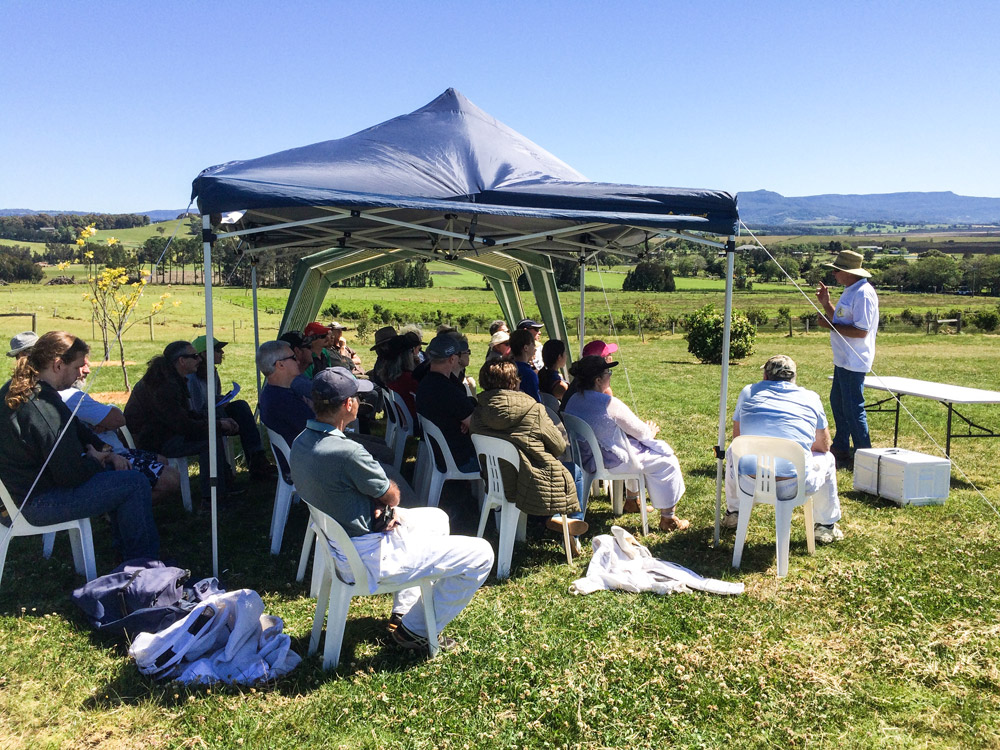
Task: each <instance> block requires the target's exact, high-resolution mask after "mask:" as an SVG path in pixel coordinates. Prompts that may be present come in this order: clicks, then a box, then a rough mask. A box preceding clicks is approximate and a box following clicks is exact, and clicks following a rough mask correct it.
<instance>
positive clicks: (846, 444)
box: [830, 367, 872, 454]
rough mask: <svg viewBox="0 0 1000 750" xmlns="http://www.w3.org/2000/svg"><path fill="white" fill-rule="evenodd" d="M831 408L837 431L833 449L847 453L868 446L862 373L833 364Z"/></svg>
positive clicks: (870, 442)
mask: <svg viewBox="0 0 1000 750" xmlns="http://www.w3.org/2000/svg"><path fill="white" fill-rule="evenodd" d="M830 410H831V411H832V412H833V422H834V424H835V425H836V428H837V432H836V434H835V435H834V436H833V445H832V446H831V448H830V450H831V452H833V453H839V454H847V453H850V452H851V442H853V443H854V449H855V450H857V449H858V448H871V447H872V441H871V437H870V436H869V434H868V417H867V416H866V415H865V373H863V372H854V371H853V370H845V369H844V368H843V367H834V368H833V385H832V386H831V387H830Z"/></svg>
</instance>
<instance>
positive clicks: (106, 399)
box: [90, 391, 131, 404]
mask: <svg viewBox="0 0 1000 750" xmlns="http://www.w3.org/2000/svg"><path fill="white" fill-rule="evenodd" d="M130 394H131V391H102V392H101V393H91V394H90V397H91V398H92V399H94V400H95V401H100V402H101V403H102V404H124V403H125V402H126V401H128V397H129V395H130Z"/></svg>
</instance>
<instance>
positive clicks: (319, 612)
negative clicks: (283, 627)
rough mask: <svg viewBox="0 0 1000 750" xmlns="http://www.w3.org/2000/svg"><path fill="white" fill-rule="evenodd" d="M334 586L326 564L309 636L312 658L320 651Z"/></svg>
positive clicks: (317, 594) (317, 593)
mask: <svg viewBox="0 0 1000 750" xmlns="http://www.w3.org/2000/svg"><path fill="white" fill-rule="evenodd" d="M332 585H333V581H332V580H331V578H330V571H329V570H327V568H326V565H325V564H324V566H323V573H322V577H321V580H320V586H319V591H317V592H316V614H315V615H313V626H312V632H311V633H310V634H309V655H310V656H312V655H313V654H315V653H316V651H317V650H319V639H320V636H321V635H322V634H323V621H324V620H325V619H326V611H327V609H328V607H329V605H330V587H331V586H332Z"/></svg>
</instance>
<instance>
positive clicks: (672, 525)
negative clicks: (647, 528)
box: [660, 516, 691, 531]
mask: <svg viewBox="0 0 1000 750" xmlns="http://www.w3.org/2000/svg"><path fill="white" fill-rule="evenodd" d="M690 525H691V522H690V521H689V520H687V519H686V518H678V517H677V516H660V531H684V530H685V529H686V528H688V527H689V526H690Z"/></svg>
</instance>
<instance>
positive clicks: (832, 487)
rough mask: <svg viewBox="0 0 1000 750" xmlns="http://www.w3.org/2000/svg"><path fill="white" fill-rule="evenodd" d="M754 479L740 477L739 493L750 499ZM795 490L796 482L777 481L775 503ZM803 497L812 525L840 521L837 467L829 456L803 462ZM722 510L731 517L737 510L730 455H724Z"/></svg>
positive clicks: (814, 455) (733, 472)
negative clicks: (807, 501)
mask: <svg viewBox="0 0 1000 750" xmlns="http://www.w3.org/2000/svg"><path fill="white" fill-rule="evenodd" d="M754 485H755V483H754V478H753V477H752V476H750V475H749V474H740V489H741V490H743V492H744V493H746V494H748V495H750V494H753V491H754ZM797 489H798V480H797V479H779V480H778V481H777V483H776V485H775V490H776V493H777V495H778V499H779V500H790V499H791V498H793V497H795V492H796V490H797ZM806 494H808V495H812V499H813V522H814V523H820V524H823V525H824V526H829V525H830V524H833V523H836V522H837V521H839V520H840V495H838V494H837V464H836V462H835V461H834V458H833V454H832V453H816V452H813V453H811V454H810V456H809V457H808V458H807V459H806ZM726 509H727V510H728V511H729V512H730V513H735V512H736V511H738V510H739V509H740V499H739V496H738V495H737V493H736V472H735V471H734V470H733V456H732V453H731V452H730V451H729V450H727V451H726Z"/></svg>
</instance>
